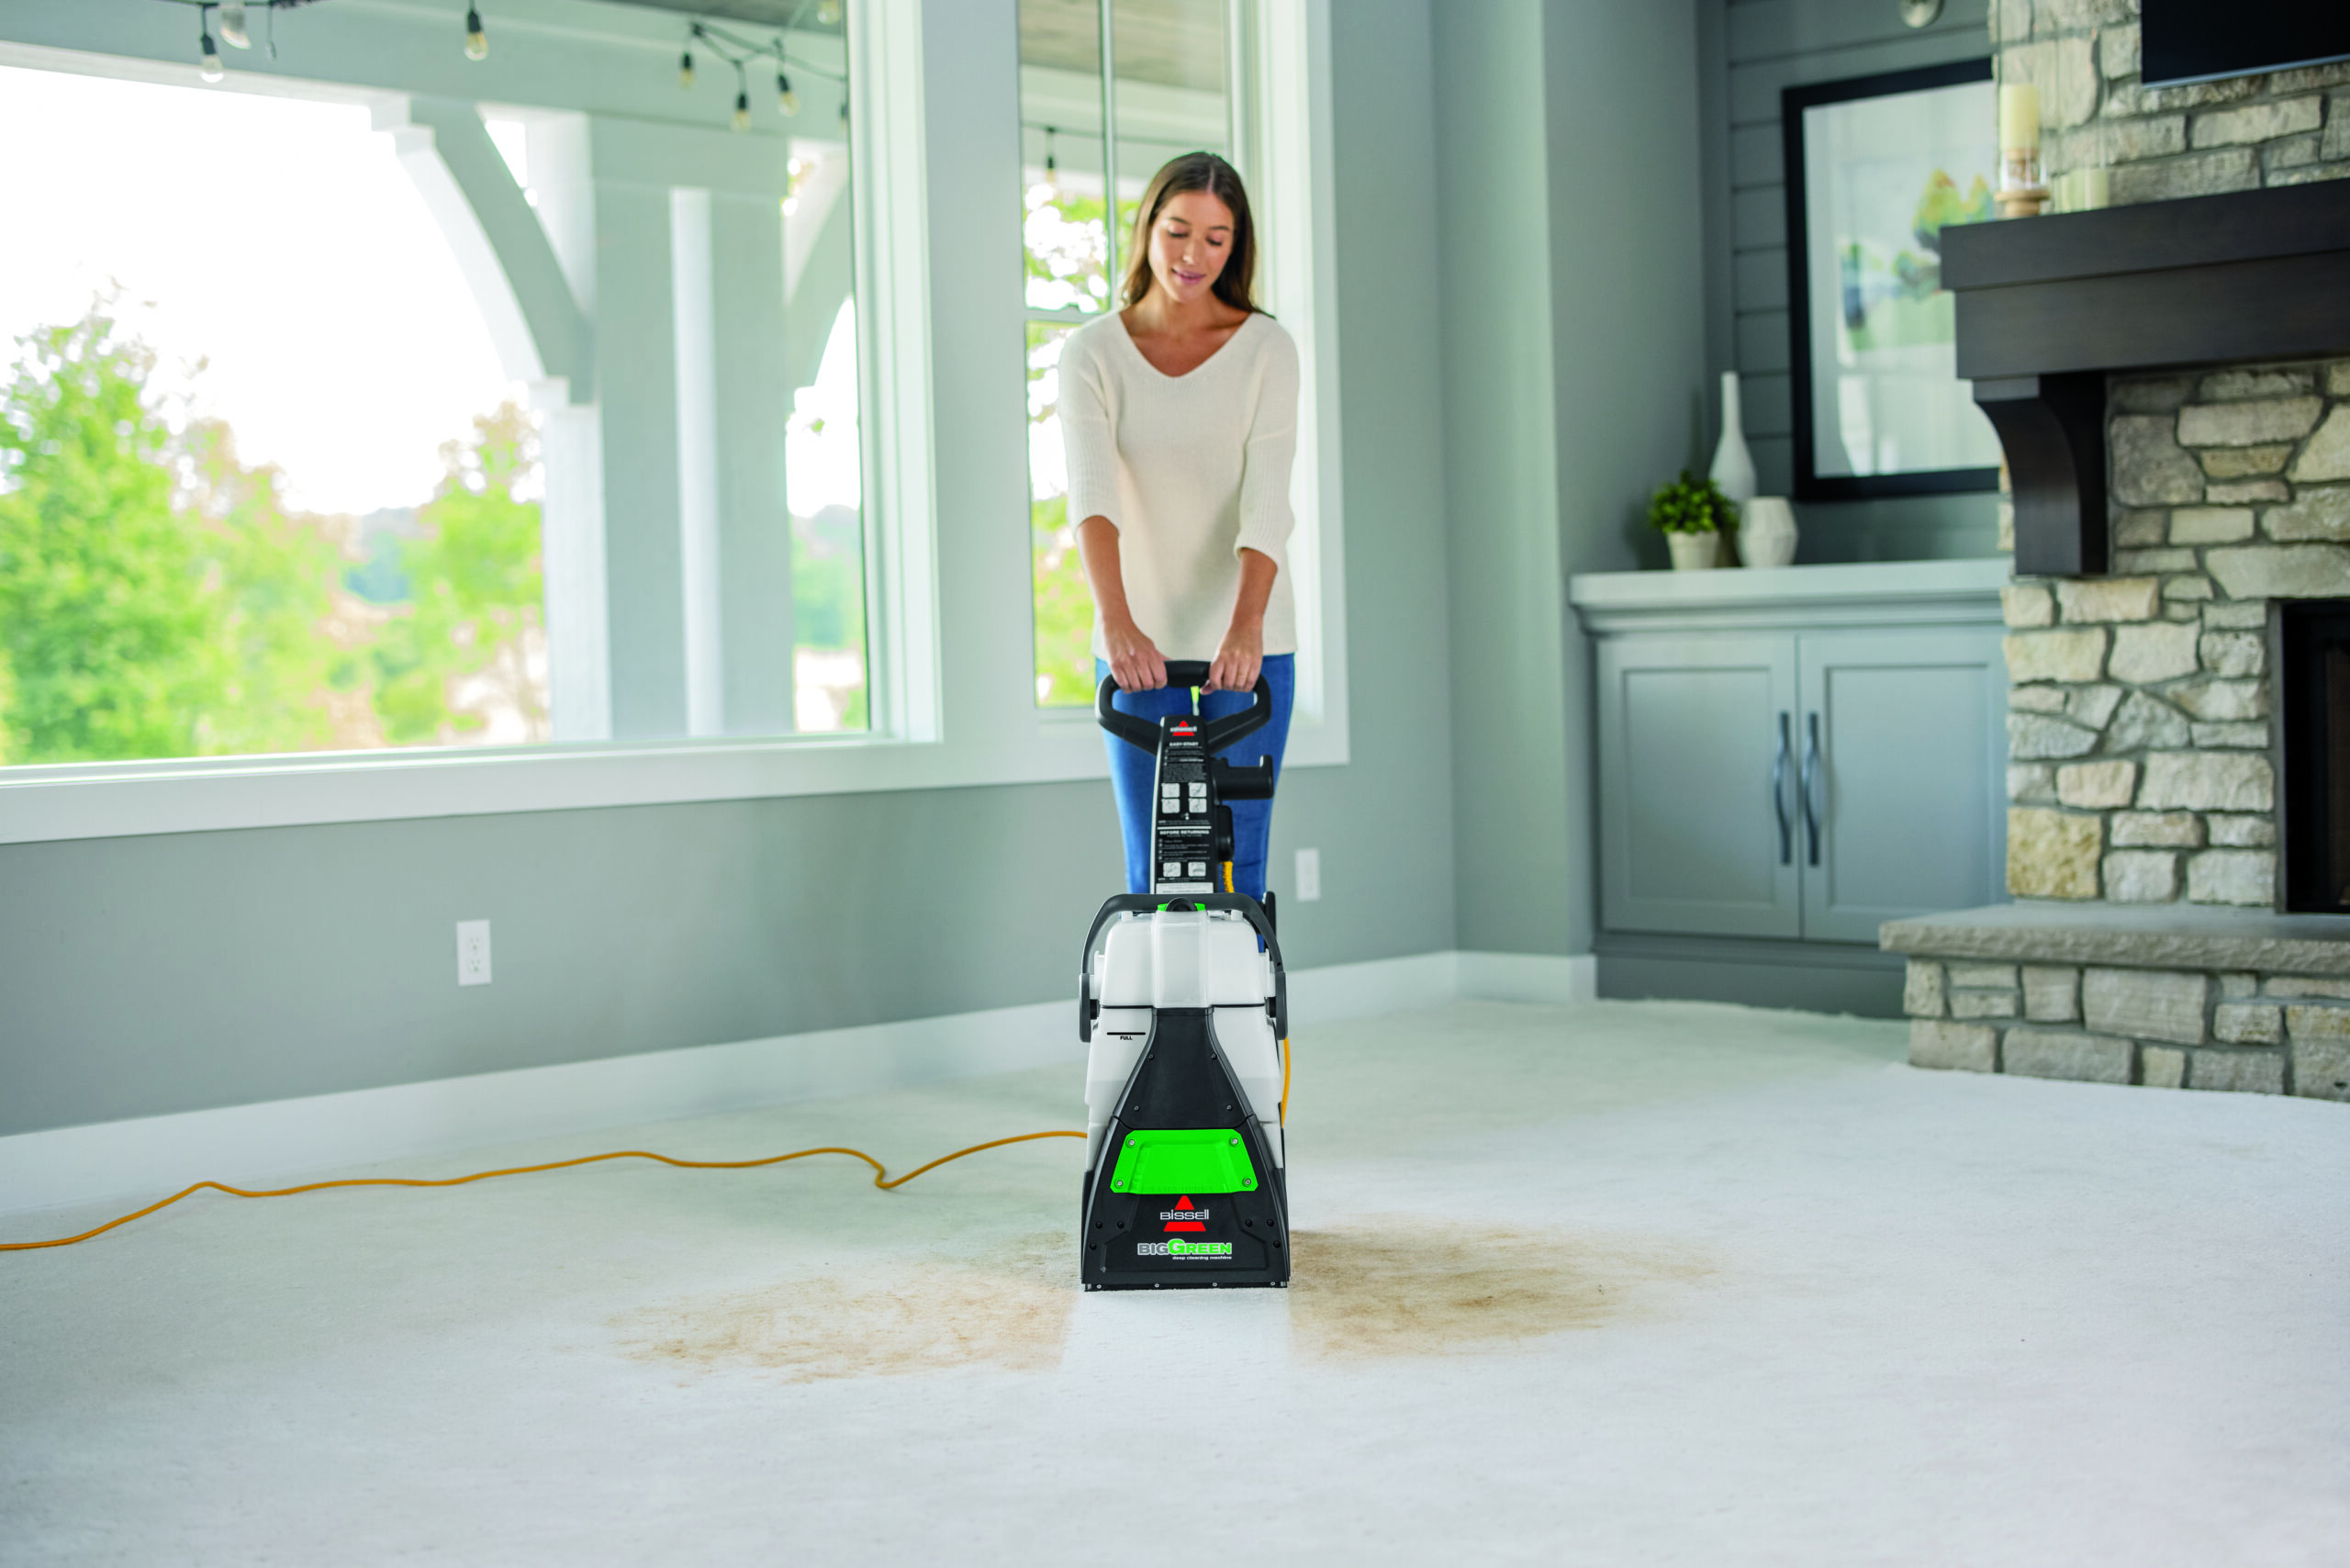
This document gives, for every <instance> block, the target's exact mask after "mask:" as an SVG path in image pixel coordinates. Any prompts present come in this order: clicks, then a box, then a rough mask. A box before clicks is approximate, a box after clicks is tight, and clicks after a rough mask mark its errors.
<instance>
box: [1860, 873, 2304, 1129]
mask: <svg viewBox="0 0 2350 1568" xmlns="http://www.w3.org/2000/svg"><path fill="white" fill-rule="evenodd" d="M1878 940H1879V944H1880V945H1881V946H1884V947H1885V948H1886V950H1888V951H1890V952H1896V953H1901V954H1905V955H1907V956H1908V959H1909V971H1908V982H1907V985H1906V987H1905V989H1904V1006H1905V1008H1906V1010H1907V1011H1908V1014H1909V1015H1910V1025H1909V1059H1910V1062H1911V1064H1912V1065H1914V1066H1918V1067H1930V1068H1958V1069H1964V1070H1972V1071H1975V1072H2009V1073H2016V1074H2020V1075H2026V1076H2030V1077H2034V1078H2070V1079H2081V1080H2087V1081H2096V1082H2106V1083H2137V1084H2144V1085H2147V1086H2149V1087H2156V1088H2168V1089H2181V1088H2185V1089H2228V1090H2239V1091H2249V1092H2262V1093H2270V1094H2277V1093H2288V1092H2289V1093H2294V1094H2300V1095H2306V1096H2310V1097H2312V1098H2316V1099H2324V1100H2340V1101H2345V1102H2350V920H2346V919H2343V918H2341V917H2338V916H2332V915H2322V914H2316V915H2313V914H2276V913H2270V912H2268V911H2266V910H2250V909H2212V908H2202V907H2198V906H2193V905H2179V904H2165V905H2157V906H2148V907H2143V908H2132V907H2128V906H2118V905H2114V904H2106V903H2090V904H2084V903H2059V902H2018V903H2011V904H1994V905H1992V906H1990V907H1988V908H1986V909H1970V910H1959V911H1956V912H1954V913H1949V914H1935V915H1927V916H1922V917H1920V918H1918V919H1913V920H1896V921H1890V922H1887V923H1886V925H1885V927H1884V928H1883V930H1882V932H1881V933H1880V935H1879V937H1878Z"/></svg>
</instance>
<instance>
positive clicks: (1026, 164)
mask: <svg viewBox="0 0 2350 1568" xmlns="http://www.w3.org/2000/svg"><path fill="white" fill-rule="evenodd" d="M1236 17H1237V7H1236V6H1232V5H1230V4H1228V3H1227V0H1110V3H1109V4H1107V5H1104V4H1103V3H1102V0H1020V144H1021V171H1020V173H1021V184H1022V192H1021V208H1022V231H1023V234H1024V240H1025V245H1026V258H1027V297H1026V301H1025V305H1026V310H1027V324H1028V332H1027V350H1028V421H1029V422H1028V492H1029V503H1028V506H1029V512H1028V518H1029V548H1030V554H1031V556H1032V573H1033V584H1034V599H1035V641H1036V662H1035V675H1036V701H1037V703H1038V704H1039V705H1040V706H1043V707H1064V706H1076V705H1082V704H1086V703H1090V702H1091V700H1092V699H1093V687H1094V681H1093V655H1092V652H1091V641H1090V638H1091V628H1092V615H1093V606H1092V598H1091V593H1090V591H1089V590H1088V588H1087V584H1086V580H1085V570H1084V566H1083V564H1082V563H1081V562H1080V559H1079V557H1078V551H1077V533H1076V525H1077V523H1079V522H1080V521H1083V520H1082V519H1079V518H1072V517H1070V516H1069V477H1068V472H1067V468H1066V466H1065V465H1064V463H1063V460H1062V453H1061V441H1060V420H1059V417H1058V399H1059V377H1058V373H1057V366H1058V364H1059V360H1060V346H1061V342H1062V340H1063V339H1065V338H1066V337H1067V336H1068V335H1069V332H1070V331H1071V330H1074V329H1075V328H1077V327H1078V326H1080V325H1082V324H1083V323H1084V322H1085V321H1087V320H1089V319H1091V318H1093V317H1094V316H1096V315H1098V314H1099V313H1101V312H1102V311H1103V310H1107V309H1113V308H1117V303H1116V301H1115V300H1114V298H1113V296H1114V294H1115V291H1116V280H1117V278H1118V276H1119V275H1120V274H1121V273H1122V272H1123V271H1124V268H1125V255H1124V254H1123V247H1124V246H1125V244H1126V243H1127V240H1128V236H1129V235H1130V234H1131V232H1132V230H1133V226H1134V220H1135V208H1136V203H1137V202H1139V201H1140V199H1141V197H1142V193H1143V189H1144V187H1145V186H1146V185H1147V184H1148V183H1149V181H1150V176H1151V175H1152V174H1156V173H1157V172H1158V167H1159V165H1160V164H1162V163H1164V162H1167V160H1169V158H1172V157H1174V156H1176V155H1177V154H1179V153H1183V152H1192V151H1211V152H1218V153H1222V154H1224V155H1225V156H1226V157H1233V156H1234V147H1235V144H1236V140H1237V139H1236V138H1235V136H1234V106H1235V102H1236V95H1235V94H1234V92H1233V90H1232V83H1233V80H1234V71H1233V57H1234V53H1235V45H1236V40H1237V37H1238V36H1239V32H1238V29H1237V28H1236V26H1235V22H1236ZM1105 127H1106V128H1110V133H1105V129H1104V128H1105ZM1235 162H1239V161H1238V160H1237V159H1236V160H1235ZM1243 172H1244V174H1245V173H1246V172H1247V171H1246V169H1245V167H1244V170H1243ZM1113 192H1114V193H1115V196H1116V211H1115V213H1114V214H1113V213H1112V211H1111V209H1110V208H1111V194H1112V193H1113Z"/></svg>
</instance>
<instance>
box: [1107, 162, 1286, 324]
mask: <svg viewBox="0 0 2350 1568" xmlns="http://www.w3.org/2000/svg"><path fill="white" fill-rule="evenodd" d="M1185 191H1205V192H1206V193H1207V194H1208V195H1210V196H1214V197H1215V199H1216V200H1218V201H1220V202H1222V203H1224V205H1225V206H1226V207H1230V208H1231V209H1232V253H1231V254H1230V255H1229V256H1227V257H1225V263H1224V271H1222V272H1221V273H1218V274H1216V279H1215V283H1214V286H1213V287H1214V294H1215V297H1217V298H1218V299H1221V300H1223V301H1224V302H1225V304H1226V305H1229V306H1231V307H1232V308H1234V309H1236V310H1248V311H1251V312H1255V311H1259V310H1261V309H1262V308H1263V307H1261V306H1259V304H1258V303H1257V225H1256V221H1255V219H1253V218H1250V217H1249V216H1248V191H1247V190H1245V189H1244V188H1242V186H1241V184H1240V173H1239V171H1238V170H1237V169H1235V168H1234V167H1233V166H1232V165H1231V164H1229V163H1227V162H1225V161H1224V160H1223V159H1221V158H1219V157H1217V156H1216V155H1215V154H1214V153H1213V152H1186V153H1184V154H1182V155H1181V157H1176V158H1169V160H1168V161H1167V162H1166V163H1165V164H1164V165H1162V166H1161V167H1160V169H1159V171H1158V173H1157V174H1153V175H1152V176H1151V177H1150V185H1149V186H1148V188H1147V189H1146V190H1145V191H1144V192H1143V193H1142V205H1141V206H1140V207H1136V209H1135V232H1134V239H1133V241H1132V242H1131V243H1130V244H1129V245H1128V246H1127V247H1126V275H1125V281H1124V282H1123V283H1121V284H1120V285H1119V287H1118V292H1119V294H1120V296H1121V297H1122V303H1123V304H1125V305H1139V304H1141V303H1142V298H1143V296H1144V295H1146V294H1148V293H1149V292H1150V231H1151V230H1152V229H1154V228H1156V227H1157V226H1158V215H1159V213H1160V211H1161V210H1163V209H1164V208H1165V207H1166V206H1167V204H1168V203H1169V201H1171V200H1173V199H1174V198H1175V197H1176V196H1181V195H1182V194H1183V193H1184V192H1185Z"/></svg>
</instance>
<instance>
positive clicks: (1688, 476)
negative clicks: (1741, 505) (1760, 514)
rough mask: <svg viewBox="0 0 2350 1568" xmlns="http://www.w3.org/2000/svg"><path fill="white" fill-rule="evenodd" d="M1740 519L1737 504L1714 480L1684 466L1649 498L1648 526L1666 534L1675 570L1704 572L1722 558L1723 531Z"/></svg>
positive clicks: (1665, 539)
mask: <svg viewBox="0 0 2350 1568" xmlns="http://www.w3.org/2000/svg"><path fill="white" fill-rule="evenodd" d="M1737 522H1738V503H1737V502H1735V501H1733V500H1731V499H1730V498H1729V497H1728V496H1726V495H1723V494H1722V492H1721V489H1720V487H1718V486H1717V485H1715V483H1714V482H1713V481H1712V480H1711V479H1701V478H1699V477H1698V476H1696V475H1695V474H1692V473H1691V472H1689V470H1688V469H1686V468H1684V469H1683V470H1682V471H1681V477H1679V478H1678V479H1674V480H1673V481H1671V482H1670V483H1668V484H1665V485H1662V486H1660V487H1658V489H1657V492H1656V494H1655V495H1654V496H1652V497H1651V498H1650V499H1649V525H1650V526H1651V528H1654V529H1656V530H1657V531H1658V532H1661V533H1662V534H1663V535H1664V542H1665V543H1666V544H1667V545H1668V546H1669V547H1670V548H1671V549H1672V551H1673V570H1674V571H1676V572H1701V571H1704V570H1706V569H1707V567H1710V566H1716V565H1718V563H1719V562H1720V560H1721V549H1722V534H1723V533H1724V532H1728V531H1729V529H1731V528H1732V527H1735V526H1736V525H1737Z"/></svg>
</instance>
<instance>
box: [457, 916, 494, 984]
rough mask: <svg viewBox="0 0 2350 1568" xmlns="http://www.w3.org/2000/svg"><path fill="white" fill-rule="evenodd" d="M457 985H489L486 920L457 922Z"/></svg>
mask: <svg viewBox="0 0 2350 1568" xmlns="http://www.w3.org/2000/svg"><path fill="white" fill-rule="evenodd" d="M457 983H458V984H459V985H487V984H488V983H489V922H488V921H487V920H461V921H459V922H457Z"/></svg>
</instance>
